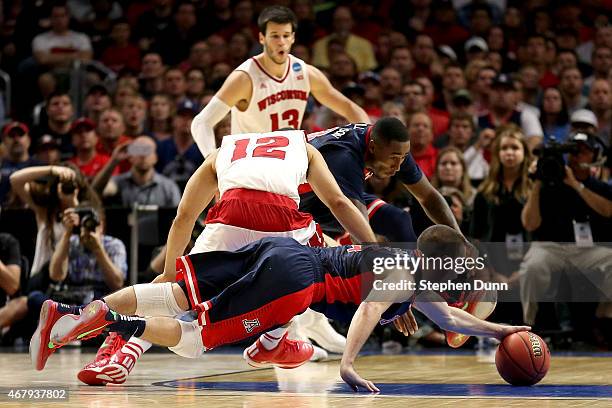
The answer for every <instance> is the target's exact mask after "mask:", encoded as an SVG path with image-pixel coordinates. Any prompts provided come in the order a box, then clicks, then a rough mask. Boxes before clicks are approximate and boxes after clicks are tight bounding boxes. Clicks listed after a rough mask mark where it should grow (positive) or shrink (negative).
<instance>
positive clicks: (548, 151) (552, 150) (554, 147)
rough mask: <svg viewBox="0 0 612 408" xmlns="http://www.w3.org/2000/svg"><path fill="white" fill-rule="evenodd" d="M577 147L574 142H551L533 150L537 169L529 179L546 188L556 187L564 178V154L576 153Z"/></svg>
mask: <svg viewBox="0 0 612 408" xmlns="http://www.w3.org/2000/svg"><path fill="white" fill-rule="evenodd" d="M577 151H578V145H577V143H576V142H565V143H558V142H556V141H554V140H553V141H551V142H549V143H547V144H545V145H542V146H540V147H537V148H535V149H534V150H533V154H535V155H536V156H538V167H537V169H536V171H535V173H533V174H532V175H531V178H533V179H535V180H540V181H541V182H542V184H544V185H548V186H558V185H561V184H562V183H563V179H564V178H565V159H564V158H563V155H564V154H566V153H576V152H577Z"/></svg>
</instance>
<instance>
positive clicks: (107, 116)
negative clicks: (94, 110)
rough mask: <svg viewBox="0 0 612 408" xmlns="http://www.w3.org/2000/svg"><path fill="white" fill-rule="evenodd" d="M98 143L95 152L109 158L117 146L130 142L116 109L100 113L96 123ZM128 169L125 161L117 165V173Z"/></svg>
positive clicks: (128, 164) (128, 165)
mask: <svg viewBox="0 0 612 408" xmlns="http://www.w3.org/2000/svg"><path fill="white" fill-rule="evenodd" d="M98 136H99V139H98V143H97V144H96V151H97V152H98V153H100V154H102V155H105V156H111V155H112V154H113V152H114V151H115V149H116V148H117V147H118V146H123V145H126V144H128V143H130V142H131V141H132V139H131V138H129V137H128V136H126V135H125V123H124V121H123V116H122V115H121V113H119V111H118V110H116V109H108V110H106V111H104V112H102V115H101V116H100V122H99V123H98ZM129 169H130V163H129V162H128V161H127V160H123V161H121V163H119V172H120V173H125V172H126V171H128V170H129Z"/></svg>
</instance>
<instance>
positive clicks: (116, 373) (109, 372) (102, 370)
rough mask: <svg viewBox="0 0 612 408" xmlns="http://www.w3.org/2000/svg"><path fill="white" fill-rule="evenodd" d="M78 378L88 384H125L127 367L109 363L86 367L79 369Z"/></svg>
mask: <svg viewBox="0 0 612 408" xmlns="http://www.w3.org/2000/svg"><path fill="white" fill-rule="evenodd" d="M77 377H78V379H79V380H80V381H81V382H83V383H85V384H87V385H106V384H123V383H124V382H125V381H126V380H127V377H128V372H127V369H126V368H125V367H122V366H120V365H117V364H109V365H106V366H104V367H96V368H84V369H83V370H81V371H79V374H78V375H77Z"/></svg>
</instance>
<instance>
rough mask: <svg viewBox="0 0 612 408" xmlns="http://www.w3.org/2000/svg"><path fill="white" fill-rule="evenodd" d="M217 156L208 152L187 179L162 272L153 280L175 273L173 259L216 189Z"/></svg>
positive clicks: (171, 279)
mask: <svg viewBox="0 0 612 408" xmlns="http://www.w3.org/2000/svg"><path fill="white" fill-rule="evenodd" d="M216 159H217V153H216V152H215V153H212V154H210V155H209V156H208V157H207V158H206V160H205V161H204V163H202V165H201V166H200V167H199V168H198V170H196V172H195V173H194V174H193V176H191V178H190V179H189V181H188V182H187V186H185V192H184V193H183V197H181V202H180V203H179V206H178V209H177V211H176V217H175V218H174V221H173V222H172V226H171V227H170V232H169V233H168V242H167V244H166V262H165V266H164V273H163V274H162V275H160V276H158V278H156V279H155V281H154V282H174V280H175V276H176V265H175V260H176V258H178V257H180V256H182V255H183V252H184V251H185V248H186V247H187V244H188V243H189V239H190V238H191V231H192V229H193V226H194V224H195V222H196V220H197V218H198V216H199V215H200V214H201V213H202V211H204V209H205V208H206V206H207V205H208V204H209V203H210V202H211V200H212V199H213V197H214V196H215V193H216V192H217V189H218V188H217V171H216V169H215V160H216Z"/></svg>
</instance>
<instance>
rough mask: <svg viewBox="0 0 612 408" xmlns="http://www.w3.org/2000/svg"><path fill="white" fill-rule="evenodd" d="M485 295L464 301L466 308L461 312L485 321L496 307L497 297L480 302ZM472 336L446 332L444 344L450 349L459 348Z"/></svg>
mask: <svg viewBox="0 0 612 408" xmlns="http://www.w3.org/2000/svg"><path fill="white" fill-rule="evenodd" d="M484 296H485V295H482V296H481V297H480V298H476V299H475V300H473V301H472V302H470V301H469V299H466V306H465V308H464V309H463V310H465V311H466V312H468V313H469V314H471V315H472V316H475V317H477V318H479V319H482V320H486V319H487V318H488V317H489V316H491V313H493V311H494V310H495V306H497V296H495V298H494V299H491V301H488V300H487V301H481V299H482V298H483V297H484ZM470 337H472V336H468V335H465V334H460V333H455V332H446V343H447V344H448V345H449V346H450V347H452V348H459V347H461V346H463V345H464V344H465V343H466V342H467V341H468V340H469V339H470Z"/></svg>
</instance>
